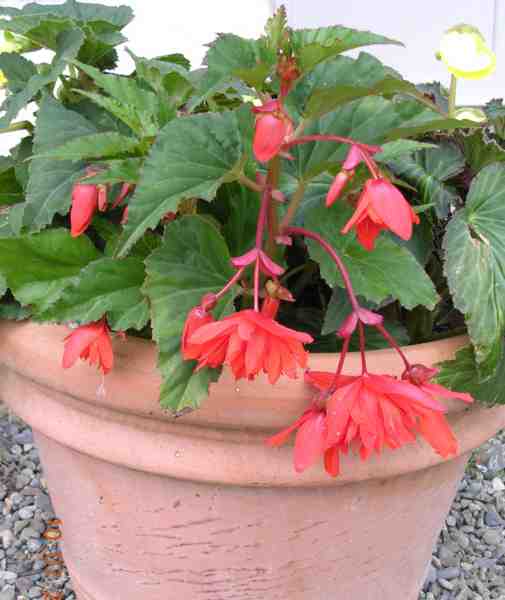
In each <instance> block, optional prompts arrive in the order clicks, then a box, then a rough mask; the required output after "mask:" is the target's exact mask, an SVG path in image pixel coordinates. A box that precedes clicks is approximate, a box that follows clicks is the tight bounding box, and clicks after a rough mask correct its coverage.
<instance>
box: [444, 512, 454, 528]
mask: <svg viewBox="0 0 505 600" xmlns="http://www.w3.org/2000/svg"><path fill="white" fill-rule="evenodd" d="M445 522H446V523H447V527H454V526H455V525H456V518H455V517H453V516H452V515H449V516H448V517H447V519H446V520H445Z"/></svg>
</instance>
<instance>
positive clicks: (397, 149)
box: [373, 140, 437, 163]
mask: <svg viewBox="0 0 505 600" xmlns="http://www.w3.org/2000/svg"><path fill="white" fill-rule="evenodd" d="M430 148H437V145H436V144H428V143H427V142H417V141H415V140H395V141H394V142H386V143H385V144H382V150H381V151H380V152H378V153H377V154H374V157H373V158H374V160H375V161H376V162H382V163H387V162H389V161H391V160H395V159H397V158H400V157H403V156H404V155H405V154H412V153H413V152H418V151H419V150H428V149H430Z"/></svg>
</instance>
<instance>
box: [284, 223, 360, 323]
mask: <svg viewBox="0 0 505 600" xmlns="http://www.w3.org/2000/svg"><path fill="white" fill-rule="evenodd" d="M284 233H285V234H286V235H303V236H305V237H308V238H310V239H311V240H314V241H315V242H317V243H318V244H319V245H320V246H321V247H322V248H323V250H325V252H327V254H329V256H330V257H331V259H332V260H333V262H334V263H335V264H336V265H337V269H338V270H339V272H340V275H341V277H342V280H343V282H344V285H345V289H346V290H347V295H348V296H349V300H350V302H351V306H352V308H353V310H354V311H355V312H356V313H358V311H359V309H360V308H361V307H360V305H359V302H358V299H357V298H356V294H355V293H354V290H353V288H352V284H351V279H350V277H349V273H348V271H347V269H346V267H345V265H344V263H343V262H342V259H341V258H340V256H339V255H338V254H337V253H336V252H335V250H334V249H333V248H332V246H330V244H329V243H328V242H327V241H326V240H325V239H323V238H322V237H321V236H320V235H319V234H318V233H316V232H315V231H309V230H308V229H305V228H303V227H287V228H286V230H285V231H284Z"/></svg>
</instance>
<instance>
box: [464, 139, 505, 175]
mask: <svg viewBox="0 0 505 600" xmlns="http://www.w3.org/2000/svg"><path fill="white" fill-rule="evenodd" d="M460 140H461V143H462V144H463V153H464V155H465V158H466V160H467V162H468V164H469V165H470V168H471V169H472V171H473V172H474V173H478V172H479V171H480V170H481V169H483V168H484V167H487V166H488V165H491V164H493V163H495V162H504V161H505V149H504V148H502V147H501V146H500V145H499V144H498V143H497V142H496V140H494V139H492V138H490V137H489V135H488V134H487V132H486V130H484V129H478V130H477V131H473V132H471V133H470V134H468V135H462V136H461V138H460Z"/></svg>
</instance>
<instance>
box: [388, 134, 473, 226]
mask: <svg viewBox="0 0 505 600" xmlns="http://www.w3.org/2000/svg"><path fill="white" fill-rule="evenodd" d="M403 141H406V140H403ZM388 166H389V167H390V168H391V169H392V170H393V172H394V173H395V174H396V175H398V177H401V178H402V179H404V180H405V181H408V183H410V184H412V185H413V186H415V187H416V188H417V189H418V191H419V192H420V200H421V201H420V204H433V205H434V207H435V210H436V212H437V215H438V216H439V217H441V218H445V217H447V216H448V215H449V212H450V211H451V210H453V209H454V207H455V206H456V205H457V204H458V203H459V202H461V200H460V198H459V196H458V193H457V192H456V190H455V189H454V188H453V187H451V186H450V185H447V184H446V183H445V182H447V181H448V180H450V179H452V178H453V177H455V176H456V175H459V174H460V173H461V172H462V171H463V169H464V167H465V157H464V156H463V154H462V152H461V150H460V149H459V147H458V146H457V145H456V144H454V143H451V142H442V143H440V144H439V145H438V147H435V148H428V149H426V150H421V151H419V152H416V153H415V154H413V155H411V156H406V157H405V156H404V157H400V158H397V159H395V160H392V161H389V162H388Z"/></svg>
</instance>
